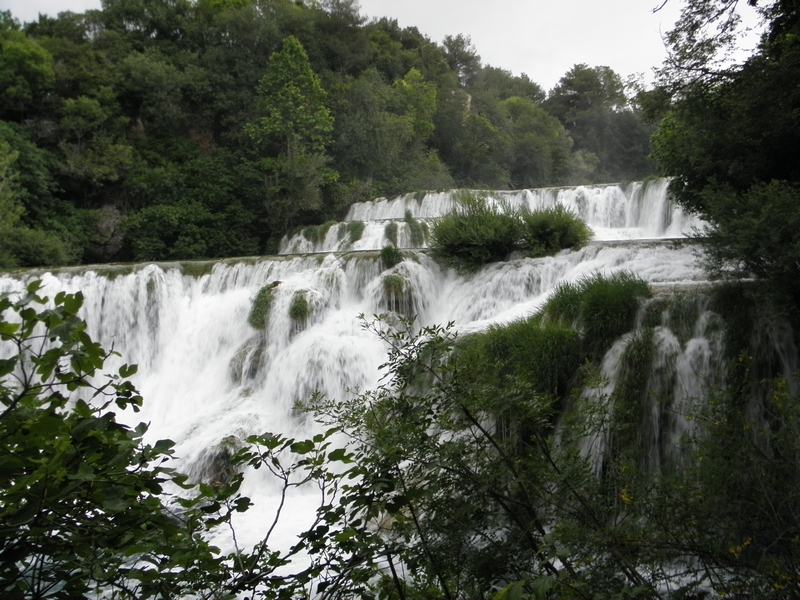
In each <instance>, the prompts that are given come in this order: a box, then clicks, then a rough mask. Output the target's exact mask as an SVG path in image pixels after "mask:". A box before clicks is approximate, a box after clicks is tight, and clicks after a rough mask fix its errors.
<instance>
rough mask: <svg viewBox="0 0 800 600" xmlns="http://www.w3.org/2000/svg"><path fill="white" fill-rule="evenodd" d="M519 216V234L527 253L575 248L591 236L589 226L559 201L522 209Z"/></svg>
mask: <svg viewBox="0 0 800 600" xmlns="http://www.w3.org/2000/svg"><path fill="white" fill-rule="evenodd" d="M521 217H522V237H523V240H524V244H525V246H526V247H527V249H528V255H529V256H545V255H548V254H555V253H556V252H558V251H559V250H563V249H564V248H575V247H577V246H581V245H583V244H585V243H586V242H588V241H589V240H590V239H591V237H592V230H591V229H590V228H589V226H588V225H587V224H586V223H584V222H583V221H581V220H580V219H579V218H578V217H577V216H576V215H574V214H573V213H572V212H570V211H569V210H568V209H566V208H564V207H563V206H561V205H558V206H555V207H554V208H545V209H543V210H538V211H532V212H531V211H525V212H523V213H522V214H521Z"/></svg>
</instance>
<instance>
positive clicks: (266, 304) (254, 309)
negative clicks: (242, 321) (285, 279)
mask: <svg viewBox="0 0 800 600" xmlns="http://www.w3.org/2000/svg"><path fill="white" fill-rule="evenodd" d="M279 283H280V282H279V281H275V282H272V283H268V284H267V285H265V286H264V287H262V288H261V289H260V290H258V292H257V293H256V295H255V296H254V297H253V300H252V303H251V305H250V314H249V315H248V316H247V322H248V323H249V324H250V327H252V328H253V329H266V327H267V323H268V322H269V311H270V309H271V308H272V301H273V300H274V299H275V288H276V287H277V286H278V284H279Z"/></svg>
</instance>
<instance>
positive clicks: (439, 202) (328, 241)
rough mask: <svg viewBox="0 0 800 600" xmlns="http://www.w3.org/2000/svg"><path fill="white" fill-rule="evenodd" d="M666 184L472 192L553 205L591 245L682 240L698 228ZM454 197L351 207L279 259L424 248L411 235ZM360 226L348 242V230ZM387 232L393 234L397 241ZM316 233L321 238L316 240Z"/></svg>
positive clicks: (299, 237)
mask: <svg viewBox="0 0 800 600" xmlns="http://www.w3.org/2000/svg"><path fill="white" fill-rule="evenodd" d="M668 185H669V180H667V179H656V180H653V181H649V182H647V183H642V182H634V183H631V184H628V185H624V186H620V185H597V186H577V187H564V188H544V189H535V190H517V191H495V192H475V193H477V194H481V195H485V196H486V198H487V200H488V201H490V202H492V203H495V204H498V205H503V206H508V207H511V208H525V209H528V210H532V211H534V210H541V209H543V208H550V207H554V206H557V205H560V206H564V207H565V208H568V209H569V210H570V211H572V212H573V213H574V214H576V215H578V216H579V217H580V218H581V219H582V220H583V221H584V222H585V223H586V224H587V225H589V226H590V227H591V228H592V230H593V231H594V239H595V240H625V239H630V240H634V239H663V238H679V237H685V236H686V235H687V234H690V233H692V232H693V231H694V230H696V229H702V227H703V223H702V221H700V220H699V219H697V218H696V217H693V216H691V215H689V214H687V213H685V212H684V211H683V209H681V208H680V207H679V206H677V205H676V204H675V203H674V202H672V201H670V199H669V196H668V194H667V186H668ZM457 197H458V192H455V191H450V192H416V193H413V194H406V195H405V196H400V197H398V198H395V199H393V200H387V199H385V198H381V199H378V200H375V201H373V202H357V203H356V204H353V205H352V206H351V207H350V210H349V212H348V213H347V217H346V218H345V220H344V222H343V223H340V224H337V225H334V226H330V227H328V228H325V229H324V230H320V229H319V228H315V227H309V228H306V229H303V230H301V231H300V232H299V233H296V234H295V235H292V236H288V237H285V238H284V239H283V240H282V241H281V244H280V254H297V253H310V252H337V251H340V252H341V251H347V250H376V249H380V248H381V247H382V246H384V245H385V244H388V243H393V244H394V245H396V246H397V247H399V248H424V247H427V245H428V240H427V239H426V237H425V236H424V232H423V235H422V236H420V235H419V234H418V233H417V232H415V231H414V228H416V227H423V228H427V227H429V224H430V221H431V219H435V218H436V217H440V216H442V215H444V214H446V213H448V212H449V211H451V210H453V209H454V208H455V207H456V206H457ZM354 223H363V226H364V229H363V232H362V233H361V235H360V237H359V238H358V239H356V240H352V239H351V237H350V235H349V227H350V226H351V225H352V224H354ZM387 227H390V228H392V227H393V228H395V229H396V232H397V233H396V236H397V239H396V240H395V239H392V234H391V233H390V230H387ZM320 234H322V235H320Z"/></svg>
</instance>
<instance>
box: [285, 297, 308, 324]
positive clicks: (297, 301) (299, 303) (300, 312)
mask: <svg viewBox="0 0 800 600" xmlns="http://www.w3.org/2000/svg"><path fill="white" fill-rule="evenodd" d="M310 314H311V306H310V305H309V304H308V299H307V298H306V291H305V290H300V291H299V292H295V293H294V296H292V303H291V304H290V305H289V318H290V319H291V320H292V321H294V322H295V323H302V322H304V321H305V320H306V319H308V317H309V315H310Z"/></svg>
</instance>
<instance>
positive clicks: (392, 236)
mask: <svg viewBox="0 0 800 600" xmlns="http://www.w3.org/2000/svg"><path fill="white" fill-rule="evenodd" d="M383 237H385V238H386V239H387V240H389V241H390V242H391V243H392V245H393V246H397V223H395V222H394V221H392V222H391V223H387V224H386V227H384V228H383Z"/></svg>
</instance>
